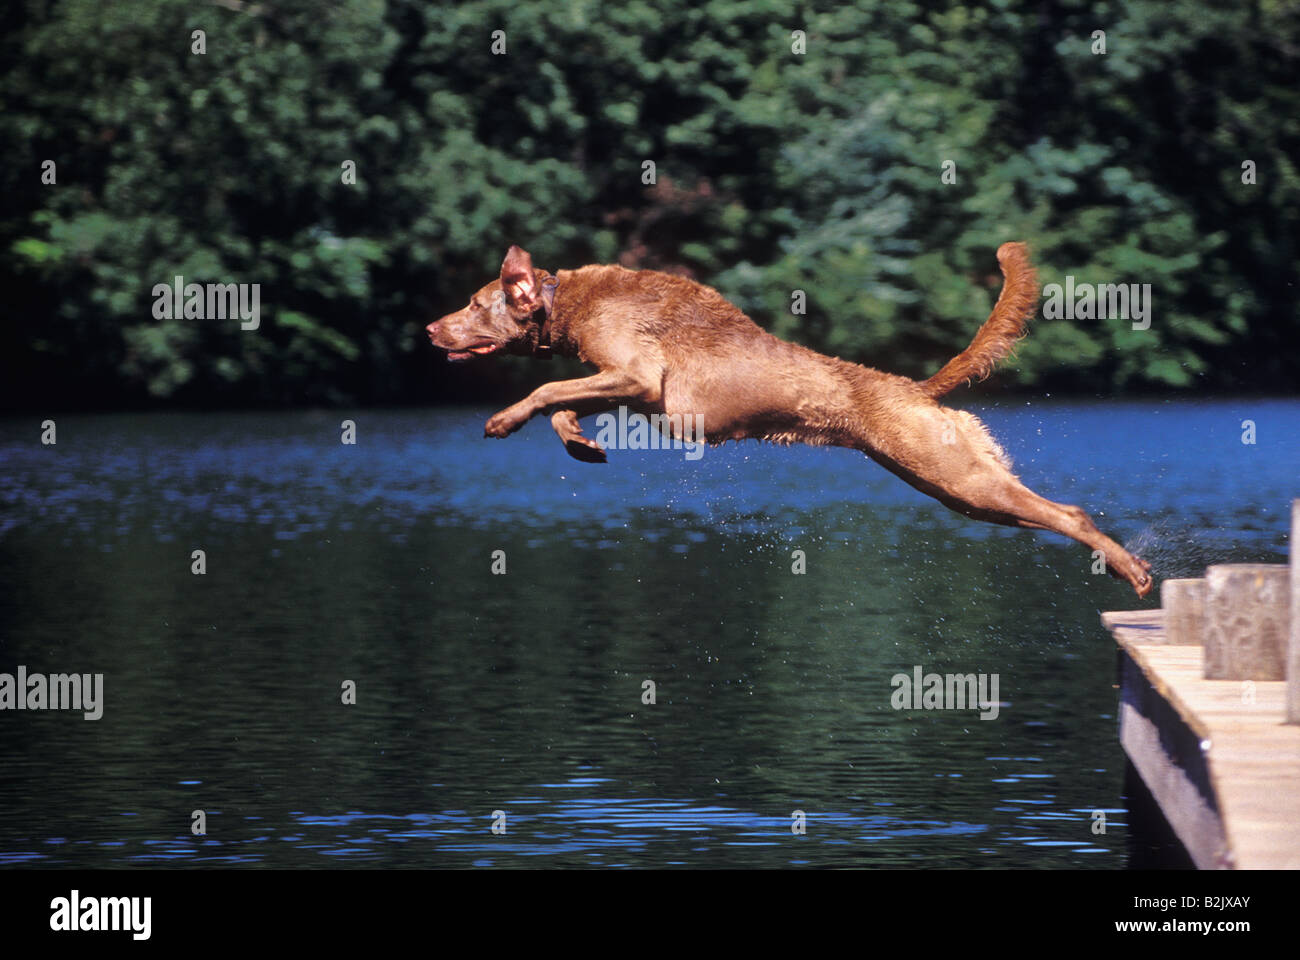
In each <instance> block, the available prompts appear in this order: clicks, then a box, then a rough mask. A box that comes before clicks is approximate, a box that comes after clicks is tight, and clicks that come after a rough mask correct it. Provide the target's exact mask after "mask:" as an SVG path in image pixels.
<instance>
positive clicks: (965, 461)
mask: <svg viewBox="0 0 1300 960" xmlns="http://www.w3.org/2000/svg"><path fill="white" fill-rule="evenodd" d="M909 422H910V424H911V425H912V426H921V427H923V429H922V430H921V431H920V433H919V435H918V434H917V433H910V434H908V435H907V436H906V437H904V436H903V435H902V434H898V433H896V434H895V435H894V436H893V437H890V438H884V442H883V443H881V439H882V438H876V445H875V446H874V448H873V449H869V450H868V451H867V452H868V453H869V455H870V456H871V457H872V458H873V459H875V460H876V461H877V462H879V463H880V464H882V465H883V466H884V467H886V468H887V469H889V470H890V471H892V472H893V473H895V474H897V475H898V476H900V477H902V478H903V479H904V480H906V481H907V482H908V483H910V484H911V485H912V486H914V487H916V488H917V489H918V490H920V491H922V492H923V493H927V494H929V495H930V496H932V497H934V498H935V499H936V500H938V501H939V502H940V503H942V504H944V505H945V506H947V507H949V508H950V509H952V510H955V511H957V512H958V513H961V514H964V515H966V516H968V517H972V518H974V519H976V520H985V521H988V522H990V523H999V524H1003V525H1006V526H1016V527H1029V528H1033V529H1045V530H1052V531H1055V532H1056V533H1061V534H1064V535H1065V536H1067V537H1070V538H1072V539H1074V540H1077V541H1079V542H1080V543H1082V544H1084V545H1085V546H1087V547H1088V548H1089V549H1091V550H1094V551H1100V553H1101V555H1102V556H1103V557H1104V558H1105V562H1106V570H1107V572H1108V573H1110V574H1112V575H1113V576H1116V577H1119V578H1120V579H1123V580H1127V581H1128V582H1129V583H1130V584H1131V585H1132V587H1133V589H1134V590H1135V591H1136V592H1137V595H1138V596H1139V597H1142V596H1146V595H1147V594H1148V593H1149V592H1150V591H1151V587H1152V580H1151V574H1150V571H1151V566H1150V564H1148V563H1146V562H1145V561H1143V560H1140V559H1138V558H1137V557H1135V556H1133V555H1132V554H1131V553H1129V552H1128V551H1127V550H1125V549H1124V548H1123V547H1122V546H1120V545H1119V544H1118V543H1116V542H1115V541H1114V540H1112V539H1111V538H1110V537H1108V536H1106V535H1105V534H1104V533H1102V532H1101V531H1100V530H1098V529H1097V526H1096V524H1094V523H1093V522H1092V518H1091V517H1089V516H1088V514H1087V513H1085V512H1084V511H1083V510H1082V509H1081V508H1079V507H1076V506H1073V505H1070V504H1062V503H1054V502H1053V501H1051V500H1048V499H1046V498H1044V497H1040V496H1039V495H1038V494H1036V493H1034V492H1033V491H1032V490H1030V489H1029V488H1028V487H1026V486H1025V485H1024V484H1023V483H1021V482H1020V480H1019V479H1018V478H1017V477H1016V476H1015V474H1013V473H1012V472H1011V468H1010V464H1009V462H1008V461H1007V458H1006V454H1004V453H1003V452H1002V450H1001V448H1000V447H998V445H997V444H996V443H995V442H994V441H993V439H992V437H990V436H989V435H988V432H987V431H986V430H985V429H984V425H983V424H982V423H980V422H979V420H978V419H976V418H975V417H974V416H972V415H971V414H969V413H966V412H964V411H958V410H949V409H945V408H942V407H938V406H935V407H932V408H930V409H929V410H927V411H925V412H924V413H923V414H922V413H920V412H919V411H918V415H917V416H916V417H914V418H912V419H910V421H909Z"/></svg>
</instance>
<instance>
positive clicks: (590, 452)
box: [564, 436, 609, 463]
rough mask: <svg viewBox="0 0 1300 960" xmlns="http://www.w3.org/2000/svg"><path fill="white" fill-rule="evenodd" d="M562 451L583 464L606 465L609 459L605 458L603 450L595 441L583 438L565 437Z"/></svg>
mask: <svg viewBox="0 0 1300 960" xmlns="http://www.w3.org/2000/svg"><path fill="white" fill-rule="evenodd" d="M564 449H565V450H567V451H568V452H569V456H571V457H573V459H574V460H581V461H582V462H583V463H608V462H609V458H608V457H607V456H605V448H604V447H602V446H601V445H600V444H599V443H597V442H596V441H595V440H589V439H587V438H586V437H583V436H571V437H566V438H565V441H564Z"/></svg>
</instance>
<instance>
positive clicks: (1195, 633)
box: [1160, 577, 1205, 647]
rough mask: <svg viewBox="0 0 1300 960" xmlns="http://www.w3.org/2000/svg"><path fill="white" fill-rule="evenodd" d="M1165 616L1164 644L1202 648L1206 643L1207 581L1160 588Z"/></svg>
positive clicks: (1171, 583)
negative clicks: (1191, 645)
mask: <svg viewBox="0 0 1300 960" xmlns="http://www.w3.org/2000/svg"><path fill="white" fill-rule="evenodd" d="M1160 606H1161V608H1162V609H1163V610H1164V613H1165V642H1166V643H1171V644H1173V643H1182V644H1193V645H1195V646H1198V647H1199V646H1200V645H1201V644H1202V643H1204V642H1205V578H1204V577H1199V578H1197V579H1195V580H1166V581H1164V582H1163V583H1162V584H1160Z"/></svg>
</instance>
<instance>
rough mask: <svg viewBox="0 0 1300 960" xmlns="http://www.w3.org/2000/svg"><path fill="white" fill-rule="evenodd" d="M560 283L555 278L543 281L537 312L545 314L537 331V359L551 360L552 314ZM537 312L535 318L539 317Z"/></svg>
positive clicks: (535, 349)
mask: <svg viewBox="0 0 1300 960" xmlns="http://www.w3.org/2000/svg"><path fill="white" fill-rule="evenodd" d="M559 283H560V281H559V280H558V279H557V278H555V277H547V278H546V279H545V280H543V281H542V296H541V301H542V303H541V306H539V307H538V308H537V312H540V313H542V314H543V316H542V325H541V327H540V329H539V330H538V331H537V346H536V347H534V348H533V355H534V356H536V357H544V358H546V359H548V360H549V359H550V358H551V313H552V312H553V311H554V309H555V288H556V287H557V286H558V285H559ZM537 312H534V313H533V316H534V317H536V316H537Z"/></svg>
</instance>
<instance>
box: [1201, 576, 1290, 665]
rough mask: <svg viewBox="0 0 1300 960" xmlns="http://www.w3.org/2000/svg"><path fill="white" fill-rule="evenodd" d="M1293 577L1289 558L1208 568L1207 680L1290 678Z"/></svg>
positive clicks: (1206, 610) (1206, 608) (1206, 601)
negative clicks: (1287, 559)
mask: <svg viewBox="0 0 1300 960" xmlns="http://www.w3.org/2000/svg"><path fill="white" fill-rule="evenodd" d="M1290 578H1291V571H1290V570H1289V569H1288V567H1287V565H1286V564H1284V563H1225V564H1217V565H1215V566H1212V567H1209V568H1207V569H1206V571H1205V679H1206V680H1283V679H1285V678H1286V662H1287V647H1288V646H1289V641H1290V637H1289V634H1290V629H1289V626H1290V625H1289V623H1288V621H1289V620H1290V619H1291V616H1290V613H1291V610H1290V607H1291V598H1290V593H1291V582H1290Z"/></svg>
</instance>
